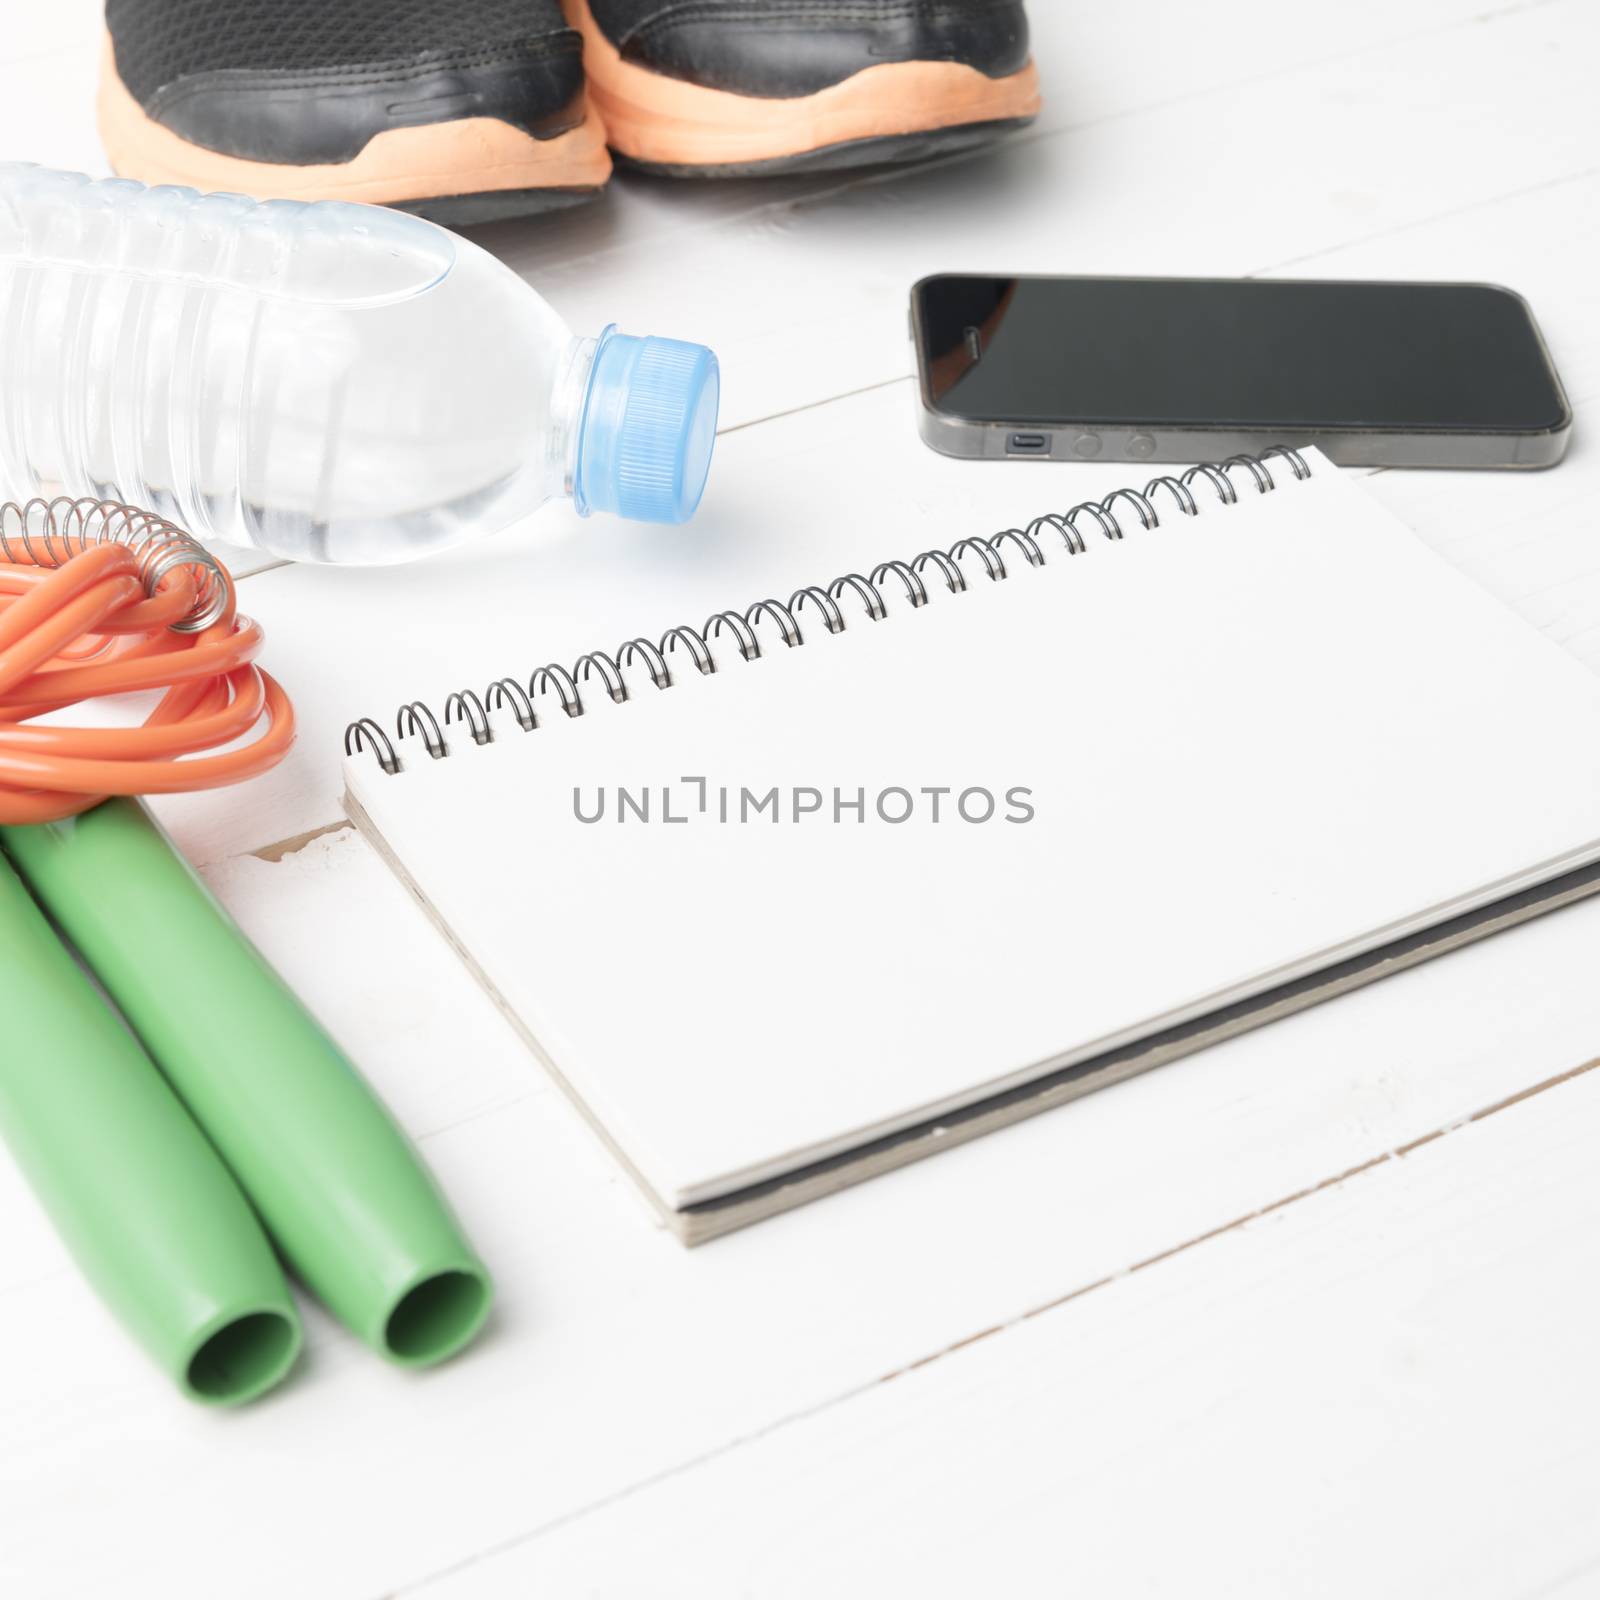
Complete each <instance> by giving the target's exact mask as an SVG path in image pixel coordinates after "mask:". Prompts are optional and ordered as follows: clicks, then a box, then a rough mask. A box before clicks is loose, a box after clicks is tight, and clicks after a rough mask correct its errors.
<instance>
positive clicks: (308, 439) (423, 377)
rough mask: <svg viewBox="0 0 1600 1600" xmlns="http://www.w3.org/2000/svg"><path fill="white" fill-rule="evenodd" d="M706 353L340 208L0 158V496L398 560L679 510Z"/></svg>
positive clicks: (693, 476) (713, 379)
mask: <svg viewBox="0 0 1600 1600" xmlns="http://www.w3.org/2000/svg"><path fill="white" fill-rule="evenodd" d="M717 395H718V372H717V360H716V357H715V356H714V355H713V354H712V352H711V351H710V350H708V349H706V348H705V347H704V346H703V345H698V344H685V343H682V342H680V341H678V340H675V339H656V338H632V337H628V336H625V335H623V334H619V333H616V332H614V331H613V330H612V329H611V328H607V329H606V330H605V331H604V332H603V333H602V334H601V335H600V336H599V337H598V338H597V339H578V338H574V337H573V336H572V335H571V334H570V333H569V332H568V330H567V328H566V326H565V324H564V323H563V322H562V321H561V319H560V318H559V317H558V316H557V315H556V313H555V312H554V311H552V310H551V308H550V307H549V306H548V305H546V304H545V302H544V301H543V300H542V299H540V297H539V296H538V295H537V294H536V293H535V292H534V291H533V290H532V289H531V288H530V287H529V286H528V285H527V284H526V283H525V282H524V281H523V280H522V279H521V278H519V277H518V276H517V275H516V273H514V272H512V271H511V270H510V268H508V267H506V266H505V265H504V264H503V263H501V262H499V261H497V260H496V259H495V258H494V257H493V256H491V255H489V254H488V253H487V252H486V251H484V250H481V249H479V248H478V247H477V246H476V245H474V244H472V243H470V242H469V241H467V240H465V239H462V238H458V237H457V236H456V235H454V234H452V233H449V232H447V231H446V230H444V229H443V228H439V227H436V226H434V225H433V224H432V223H429V222H424V221H422V220H420V219H419V218H416V217H411V216H407V215H405V214H404V213H401V212H397V211H387V210H383V209H380V208H377V207H373V206H362V205H349V204H346V203H344V202H342V201H327V200H324V201H317V202H313V203H310V204H307V203H303V202H298V201H284V200H267V201H255V200H249V199H246V198H244V197H243V196H241V195H232V194H207V195H202V194H200V193H198V192H196V191H195V190H193V189H182V188H173V187H160V188H146V187H145V186H144V185H142V184H138V183H133V182H129V181H127V180H123V179H110V180H105V181H100V182H95V181H91V180H90V179H89V178H86V177H84V176H83V175H82V174H81V173H69V172H54V171H51V170H49V169H47V168H43V167H35V166H26V165H18V164H9V163H7V164H0V480H4V481H3V484H0V487H3V488H4V489H5V491H6V495H7V496H8V497H10V498H21V497H26V496H28V495H33V494H46V495H54V494H69V495H96V496H101V497H113V498H117V499H121V500H125V501H129V502H131V503H134V504H137V505H140V506H143V507H145V508H147V509H149V510H152V511H156V512H159V513H160V514H161V515H163V516H165V517H168V518H170V519H171V520H172V521H174V522H177V523H179V524H181V525H182V526H184V527H186V528H188V529H189V531H190V532H192V533H194V534H196V535H197V536H199V537H201V538H206V539H221V540H225V541H228V542H230V543H234V544H244V545H253V546H255V547H257V548H259V549H263V550H269V551H271V552H272V553H273V554H275V555H279V556H287V557H290V558H292V559H294V560H297V561H323V562H350V563H376V562H391V561H408V560H411V559H412V558H414V557H417V556H422V555H427V554H429V553H430V552H432V551H435V550H440V549H444V548H446V547H447V546H450V545H454V544H459V543H461V542H462V541H463V540H466V539H469V538H475V537H477V536H479V535H481V534H485V533H490V532H493V531H494V530H496V529H498V528H503V527H505V526H506V525H508V524H509V523H511V522H514V521H516V520H517V519H519V518H521V517H523V516H525V515H526V514H527V513H528V512H530V511H532V510H533V509H534V508H535V507H537V506H539V505H541V504H543V503H544V502H545V501H546V500H549V499H552V498H554V497H555V496H557V495H570V496H572V498H573V499H574V500H575V501H576V503H577V506H578V509H579V510H580V511H581V512H585V513H587V512H590V511H610V512H615V513H617V514H619V515H621V516H624V517H633V518H638V519H641V520H643V521H648V522H669V523H675V522H683V521H685V520H687V519H688V518H689V517H690V516H691V515H693V513H694V509H695V506H696V505H697V504H698V503H699V500H700V493H701V490H702V489H703V487H704V485H705V479H706V473H707V470H708V468H709V466H710V462H711V451H712V445H713V442H714V438H715V433H716V416H717Z"/></svg>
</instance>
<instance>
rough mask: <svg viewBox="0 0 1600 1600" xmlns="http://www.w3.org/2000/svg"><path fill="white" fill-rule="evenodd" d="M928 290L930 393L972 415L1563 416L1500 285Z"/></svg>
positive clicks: (1112, 283)
mask: <svg viewBox="0 0 1600 1600" xmlns="http://www.w3.org/2000/svg"><path fill="white" fill-rule="evenodd" d="M915 295H916V309H917V326H918V330H919V334H920V340H921V347H922V348H921V357H922V368H923V375H924V384H925V387H926V391H927V398H928V402H929V404H930V405H931V406H932V407H933V409H934V410H936V411H939V412H942V413H944V414H946V415H949V416H952V417H960V418H964V419H967V420H970V421H973V422H1000V423H1004V422H1022V423H1031V422H1037V423H1050V422H1085V423H1107V424H1128V425H1131V426H1133V427H1150V428H1160V427H1167V428H1174V427H1182V426H1184V425H1186V424H1195V425H1210V426H1229V425H1233V426H1238V427H1240V428H1246V429H1248V428H1274V427H1277V428H1285V429H1288V428H1307V429H1315V428H1361V429H1373V428H1380V429H1381V428H1394V429H1404V430H1410V429H1426V430H1429V431H1441V430H1442V431H1451V430H1461V431H1463V432H1471V433H1482V432H1495V431H1502V430H1505V431H1517V432H1532V431H1538V430H1543V429H1553V428H1558V427H1562V426H1564V425H1565V423H1566V421H1567V410H1566V405H1565V401H1564V399H1563V397H1562V393H1561V387H1560V384H1559V382H1558V381H1557V379H1556V377H1555V374H1554V372H1553V371H1552V370H1551V367H1550V363H1549V358H1548V356H1547V355H1546V354H1545V351H1544V347H1543V344H1542V342H1541V340H1540V338H1539V334H1538V330H1537V329H1536V327H1535V326H1534V322H1533V319H1532V317H1531V316H1530V314H1529V312H1528V308H1527V306H1526V305H1525V304H1524V303H1523V301H1522V300H1521V299H1520V298H1518V296H1516V295H1514V294H1512V293H1511V292H1510V291H1509V290H1506V289H1500V288H1495V287H1493V286H1490V285H1487V284H1470V283H1460V284H1457V283H1338V282H1307V281H1292V280H1291V281H1282V280H1274V279H1225V278H1210V279H1208V278H1199V279H1194V278H1027V277H1016V278H990V277H958V276H941V277H934V278H927V279H924V280H923V282H921V283H920V284H918V285H917V287H916V290H915Z"/></svg>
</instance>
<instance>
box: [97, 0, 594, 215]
mask: <svg viewBox="0 0 1600 1600" xmlns="http://www.w3.org/2000/svg"><path fill="white" fill-rule="evenodd" d="M99 119H100V136H101V139H102V141H103V143H104V144H105V148H106V153H107V155H109V156H110V158H111V164H112V166H113V167H115V168H116V170H117V171H118V172H119V173H122V174H124V175H125V176H127V177H132V178H138V179H141V180H142V181H144V182H145V183H181V184H189V185H192V186H193V187H194V188H197V189H204V190H214V189H224V190H232V191H236V192H239V193H243V194H249V195H255V196H258V197H261V198H267V197H277V196H282V197H287V198H290V199H296V200H323V199H339V200H365V201H371V202H374V203H376V204H379V205H394V206H401V207H404V208H405V209H407V210H410V211H417V212H420V213H422V214H424V215H426V216H430V217H433V218H435V219H436V220H438V221H442V222H451V223H464V222H481V221H487V220H490V219H492V218H496V217H505V216H516V215H520V214H523V213H526V212H531V211H542V210H546V209H548V208H550V207H552V206H556V205H564V204H570V203H571V202H573V201H575V200H579V199H583V198H585V197H586V196H588V195H591V194H594V193H595V192H596V191H597V190H598V189H599V188H600V187H601V185H602V184H604V183H605V181H606V179H607V177H608V176H609V175H610V172H611V159H610V157H609V155H608V154H607V152H606V145H605V133H604V131H603V129H602V128H601V125H600V122H599V119H598V118H597V117H596V115H595V113H594V111H593V109H592V108H591V107H590V106H589V104H588V100H587V96H586V94H585V92H584V75H583V43H582V39H581V36H580V35H579V34H578V33H577V32H576V31H574V30H573V29H572V28H570V27H569V26H568V25H567V22H566V20H565V18H564V17H563V16H562V14H561V8H560V4H559V0H106V39H105V50H104V59H103V65H102V72H101V80H100V96H99Z"/></svg>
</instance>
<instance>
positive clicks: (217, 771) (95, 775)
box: [0, 539, 294, 823]
mask: <svg viewBox="0 0 1600 1600" xmlns="http://www.w3.org/2000/svg"><path fill="white" fill-rule="evenodd" d="M17 543H18V541H16V540H13V543H12V547H11V550H10V553H11V555H12V559H11V560H9V561H0V823H31V822H52V821H55V820H57V819H58V818H61V817H70V816H75V815H76V814H77V813H78V812H80V811H87V810H88V809H89V808H90V807H91V806H94V805H98V804H99V802H100V801H101V800H103V799H105V798H106V797H107V796H108V795H114V794H171V793H174V792H176V791H179V790H186V789H213V788H218V787H220V786H222V785H224V784H229V783H239V782H241V781H242V780H243V779H246V778H253V777H256V776H257V775H258V774H260V773H263V772H265V771H267V770H268V768H270V767H274V766H276V765H277V764H278V762H280V761H281V760H282V759H283V757H284V755H285V753H286V752H287V751H288V748H289V745H290V743H291V742H292V741H293V739H294V710H293V708H292V707H291V706H290V704H289V697H288V696H287V695H286V694H285V693H284V692H283V690H282V688H281V687H280V686H279V685H278V683H277V682H276V681H275V680H274V679H273V678H271V677H269V676H268V675H267V674H266V673H265V672H262V671H261V670H260V668H259V667H257V666H255V665H254V664H253V663H254V659H255V656H256V654H257V653H258V651H259V650H260V648H261V629H260V628H259V627H257V626H256V624H255V623H254V622H252V621H250V619H249V618H248V617H241V616H238V615H237V614H236V612H235V610H234V600H233V586H232V584H231V583H230V582H228V581H227V579H226V575H225V574H224V575H223V582H224V585H225V587H226V590H227V599H226V604H225V605H224V606H223V607H222V609H221V612H220V614H219V615H218V616H217V618H216V620H215V621H214V622H212V623H211V624H210V625H209V626H208V627H206V628H203V629H201V631H199V632H198V633H180V632H176V631H174V627H173V625H174V624H175V623H178V622H179V621H181V620H182V619H183V618H184V617H186V616H188V615H190V614H191V613H192V611H193V609H194V607H195V604H196V600H197V591H196V585H195V576H194V572H193V570H192V569H190V568H188V567H184V566H176V567H173V568H171V569H170V570H168V571H166V572H165V573H164V575H163V576H162V577H161V578H160V579H159V581H158V582H157V584H156V589H155V593H154V594H146V592H145V585H144V582H143V578H142V572H143V569H142V567H141V563H140V559H139V556H138V555H137V554H136V553H135V552H134V551H133V550H131V549H129V548H128V547H127V546H126V545H122V544H115V543H108V544H98V545H94V546H91V547H90V548H88V549H85V550H83V551H81V552H80V553H78V554H76V555H72V556H70V558H69V559H66V560H63V561H61V563H60V564H59V565H56V564H54V559H53V558H54V557H55V556H57V555H58V554H60V555H65V554H66V552H65V550H59V551H58V550H57V549H56V548H55V547H54V546H53V545H52V543H51V541H49V540H43V539H41V540H38V541H36V542H35V544H34V545H33V546H31V547H29V548H27V549H19V548H17ZM41 556H42V557H44V559H42V560H41V559H40V557H41ZM151 689H164V690H165V691H166V693H165V694H164V695H162V697H161V699H160V701H158V702H157V704H156V706H155V708H154V710H152V711H151V713H150V715H149V716H148V717H146V719H145V721H144V724H143V725H142V726H140V727H135V728H85V727H77V726H71V727H69V726H60V725H55V724H39V723H37V722H32V721H30V720H29V719H31V718H35V717H39V716H43V715H45V714H46V713H47V712H51V711H58V710H61V709H63V708H64V707H66V706H70V705H75V704H77V703H78V702H80V701H84V700H92V699H95V698H97V697H98V696H101V695H114V694H127V693H130V692H132V691H135V690H151ZM252 730H256V737H255V738H254V739H252V740H250V742H249V743H247V744H244V745H241V746H238V747H237V748H233V749H227V750H222V749H219V747H220V746H223V745H233V744H234V743H235V741H237V740H240V739H243V738H244V737H245V736H246V735H247V734H249V733H250V732H251V731H252ZM206 751H213V752H216V753H215V754H203V753H202V752H206Z"/></svg>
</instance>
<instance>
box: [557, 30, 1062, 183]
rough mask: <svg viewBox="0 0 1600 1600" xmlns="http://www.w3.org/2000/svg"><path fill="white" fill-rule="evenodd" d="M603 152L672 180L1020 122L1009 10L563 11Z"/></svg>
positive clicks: (1023, 109)
mask: <svg viewBox="0 0 1600 1600" xmlns="http://www.w3.org/2000/svg"><path fill="white" fill-rule="evenodd" d="M566 3H567V15H568V17H569V18H570V20H571V21H572V23H573V25H574V26H575V27H577V28H579V29H581V30H582V33H583V42H584V63H585V66H586V67H587V69H588V73H589V93H590V96H591V98H592V100H593V101H594V104H595V106H596V108H597V109H598V110H599V112H600V115H601V118H602V120H603V121H604V123H605V125H606V132H607V135H608V137H609V139H610V141H611V148H612V150H613V151H614V152H615V153H616V154H617V155H619V156H621V157H623V158H624V159H626V160H627V161H628V162H630V163H631V164H633V165H636V166H640V167H644V168H647V169H649V170H650V171H652V172H659V173H665V174H668V175H670V176H673V177H739V176H745V175H747V174H752V173H769V172H795V171H804V170H806V169H810V168H818V167H852V166H864V165H869V164H873V163H878V162H886V161H905V160H916V159H920V158H922V157H924V156H929V155H937V154H944V153H945V152H948V151H952V150H959V149H962V148H964V147H966V146H969V145H974V144H980V143H983V142H985V141H987V140H990V139H993V138H995V137H996V136H998V135H1000V134H1002V133H1005V132H1007V131H1009V130H1010V129H1013V128H1020V127H1023V126H1024V125H1026V124H1027V123H1029V122H1031V121H1032V120H1033V118H1034V116H1035V115H1036V114H1037V113H1038V110H1039V81H1038V75H1037V73H1036V72H1035V70H1034V66H1033V62H1032V61H1031V60H1030V58H1029V55H1028V21H1027V16H1026V14H1025V13H1024V11H1023V7H1022V3H1021V0H566Z"/></svg>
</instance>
